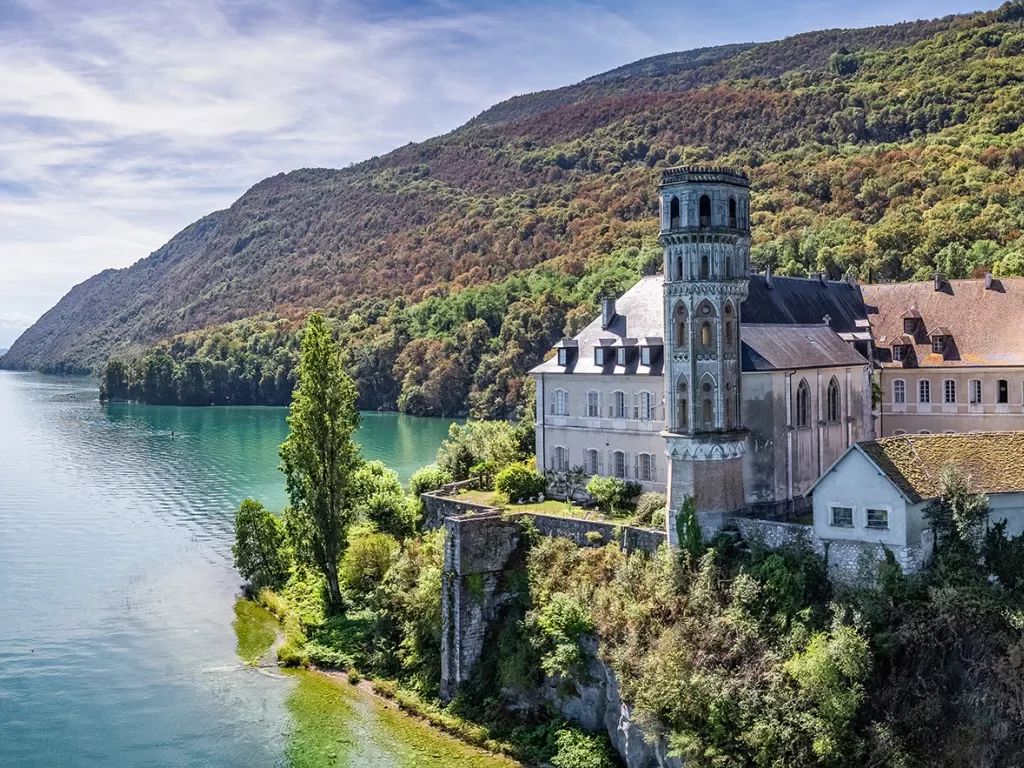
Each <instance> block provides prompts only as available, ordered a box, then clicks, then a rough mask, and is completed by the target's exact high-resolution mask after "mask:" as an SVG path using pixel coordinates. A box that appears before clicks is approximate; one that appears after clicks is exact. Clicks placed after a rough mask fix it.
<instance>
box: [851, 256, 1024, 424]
mask: <svg viewBox="0 0 1024 768" xmlns="http://www.w3.org/2000/svg"><path fill="white" fill-rule="evenodd" d="M862 291H863V294H864V300H865V301H866V303H867V305H868V312H869V315H868V317H869V319H870V322H871V326H872V331H873V335H874V341H875V347H876V359H877V363H878V365H879V367H880V376H879V383H880V385H881V388H882V403H881V410H880V419H879V423H878V432H879V434H880V435H883V436H890V435H902V434H916V433H920V434H927V433H932V432H947V433H948V432H980V431H992V430H1000V431H1004V430H1024V332H1022V331H1021V322H1022V321H1024V279H1021V278H1015V279H1001V280H1000V279H996V278H993V277H992V276H991V275H989V276H987V277H986V278H985V279H983V280H981V279H979V280H945V279H943V277H942V275H936V276H935V279H934V280H933V281H931V282H917V283H889V284H883V285H865V286H863V287H862Z"/></svg>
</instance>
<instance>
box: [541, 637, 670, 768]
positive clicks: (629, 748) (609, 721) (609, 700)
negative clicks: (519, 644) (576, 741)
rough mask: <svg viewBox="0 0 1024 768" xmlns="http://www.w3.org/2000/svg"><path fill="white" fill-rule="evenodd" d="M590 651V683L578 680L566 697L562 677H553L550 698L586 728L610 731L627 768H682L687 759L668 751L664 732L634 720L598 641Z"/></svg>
mask: <svg viewBox="0 0 1024 768" xmlns="http://www.w3.org/2000/svg"><path fill="white" fill-rule="evenodd" d="M588 650H589V651H590V652H591V662H590V664H589V666H588V668H587V674H588V676H589V678H590V681H589V682H588V684H586V685H580V684H579V683H577V684H576V695H574V696H566V695H565V691H564V686H560V685H559V682H560V681H559V680H549V681H548V682H547V684H546V686H545V695H546V696H547V698H548V700H549V701H551V702H552V703H553V704H554V705H555V706H556V707H558V709H559V710H560V711H561V713H562V715H563V716H564V717H565V718H566V719H567V720H570V721H572V722H574V723H578V724H579V726H580V727H581V728H583V729H584V730H585V731H590V732H596V731H600V730H602V729H604V730H606V731H607V732H608V736H609V737H610V738H611V740H612V744H613V745H614V746H615V749H616V750H617V751H618V753H619V755H620V756H621V757H622V759H623V761H624V762H625V763H626V768H682V766H683V765H684V764H685V760H683V759H682V758H679V757H672V756H670V755H669V754H668V752H669V748H668V743H667V741H666V740H665V738H664V737H663V736H662V735H661V734H654V733H648V732H645V731H644V729H642V728H641V727H640V726H639V725H637V724H636V722H634V720H633V708H632V707H631V706H629V704H627V703H626V702H624V701H623V700H622V696H621V695H620V693H619V682H618V680H617V679H616V677H615V673H614V672H613V671H612V670H611V668H610V667H609V666H608V665H607V664H605V663H604V662H603V661H601V659H600V658H599V657H598V655H597V644H596V642H592V643H591V644H590V647H589V648H588Z"/></svg>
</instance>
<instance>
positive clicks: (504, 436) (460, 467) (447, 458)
mask: <svg viewBox="0 0 1024 768" xmlns="http://www.w3.org/2000/svg"><path fill="white" fill-rule="evenodd" d="M529 432H530V434H533V429H532V427H531V429H530V430H529ZM528 455H529V453H528V451H527V450H526V445H525V440H524V436H523V431H522V428H520V427H518V426H516V425H513V424H510V423H509V422H507V421H470V422H467V423H466V425H465V426H459V425H458V424H452V426H451V428H450V429H449V430H448V439H447V440H445V441H444V442H443V443H441V447H440V448H438V449H437V465H438V466H439V467H440V468H441V469H443V470H445V471H446V472H448V473H449V474H450V475H451V476H452V477H453V478H455V479H456V480H467V479H469V475H470V470H471V469H472V468H473V467H474V466H476V465H477V464H481V463H484V462H489V463H491V464H493V465H494V467H495V468H496V469H497V470H501V469H504V468H505V467H507V466H508V465H509V464H514V463H516V462H519V461H523V460H524V459H526V457H527V456H528Z"/></svg>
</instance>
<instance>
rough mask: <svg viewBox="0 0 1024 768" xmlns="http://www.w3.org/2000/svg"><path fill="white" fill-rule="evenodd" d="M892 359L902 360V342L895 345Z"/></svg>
mask: <svg viewBox="0 0 1024 768" xmlns="http://www.w3.org/2000/svg"><path fill="white" fill-rule="evenodd" d="M892 359H893V360H895V361H896V362H899V361H900V360H902V359H903V345H902V344H897V345H896V346H895V347H893V348H892Z"/></svg>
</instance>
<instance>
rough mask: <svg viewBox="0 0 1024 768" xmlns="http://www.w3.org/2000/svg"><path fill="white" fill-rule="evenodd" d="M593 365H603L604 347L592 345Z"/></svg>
mask: <svg viewBox="0 0 1024 768" xmlns="http://www.w3.org/2000/svg"><path fill="white" fill-rule="evenodd" d="M594 365H604V347H594Z"/></svg>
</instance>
